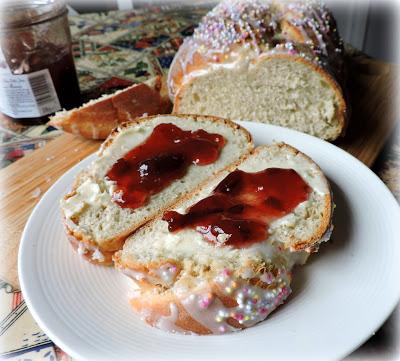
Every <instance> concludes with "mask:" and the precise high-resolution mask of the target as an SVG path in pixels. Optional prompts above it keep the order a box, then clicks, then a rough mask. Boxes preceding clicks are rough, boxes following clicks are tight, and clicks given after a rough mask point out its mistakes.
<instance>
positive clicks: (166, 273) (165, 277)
mask: <svg viewBox="0 0 400 361" xmlns="http://www.w3.org/2000/svg"><path fill="white" fill-rule="evenodd" d="M154 272H155V273H156V275H157V276H158V277H160V279H161V280H162V281H163V283H164V284H166V285H168V286H169V285H171V284H172V283H173V282H174V280H175V277H176V274H177V272H178V269H177V267H176V266H175V265H173V264H169V263H167V264H165V265H163V266H161V267H160V268H158V269H157V270H155V271H154Z"/></svg>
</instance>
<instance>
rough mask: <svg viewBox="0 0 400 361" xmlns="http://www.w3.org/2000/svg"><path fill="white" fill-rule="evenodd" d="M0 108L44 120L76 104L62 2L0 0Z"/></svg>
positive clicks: (20, 118) (28, 121) (24, 120)
mask: <svg viewBox="0 0 400 361" xmlns="http://www.w3.org/2000/svg"><path fill="white" fill-rule="evenodd" d="M0 14H1V15H0V17H1V18H0V112H1V113H2V115H3V116H4V117H6V118H11V119H12V120H14V121H16V122H18V123H20V124H23V125H33V124H43V123H46V122H47V121H48V118H49V116H50V115H52V114H54V113H55V112H56V111H58V110H60V109H71V108H74V107H77V106H79V105H80V91H79V85H78V79H77V75H76V71H75V65H74V60H73V57H72V48H71V35H70V31H69V25H68V18H67V9H66V7H65V3H64V2H63V1H61V0H1V4H0Z"/></svg>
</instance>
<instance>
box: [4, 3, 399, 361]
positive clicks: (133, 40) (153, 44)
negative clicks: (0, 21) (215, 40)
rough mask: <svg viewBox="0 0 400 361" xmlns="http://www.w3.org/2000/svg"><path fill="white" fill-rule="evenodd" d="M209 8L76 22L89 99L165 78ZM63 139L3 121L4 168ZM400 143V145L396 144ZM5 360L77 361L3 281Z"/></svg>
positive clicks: (385, 169)
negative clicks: (174, 59) (154, 79)
mask: <svg viewBox="0 0 400 361" xmlns="http://www.w3.org/2000/svg"><path fill="white" fill-rule="evenodd" d="M206 10H207V9H206V8H204V7H191V8H190V11H189V10H188V8H184V7H171V6H164V7H149V6H147V7H143V8H141V9H139V10H134V11H111V12H108V13H96V14H85V15H79V16H71V17H70V25H71V33H72V37H73V52H74V57H75V61H76V67H77V72H78V78H79V84H80V88H81V92H82V96H83V100H84V101H87V100H89V99H92V98H96V97H98V96H99V95H100V94H103V93H111V92H114V91H115V90H117V89H120V88H123V87H126V86H127V85H130V84H133V83H136V82H141V81H144V80H146V79H148V78H150V77H152V76H154V75H156V74H160V73H165V72H167V70H168V67H169V65H170V64H171V61H172V58H173V56H174V54H175V53H176V51H177V49H178V47H179V46H180V44H181V43H182V41H183V38H184V37H185V36H187V35H190V34H191V33H192V32H193V28H194V26H195V24H197V23H198V21H199V19H200V18H201V16H202V15H203V14H204V13H205V12H206ZM59 134H61V132H60V131H58V130H56V129H55V128H53V127H51V126H47V125H41V126H33V127H26V126H20V125H16V124H13V123H10V122H8V121H6V120H2V119H0V168H3V167H5V166H7V165H8V164H10V163H12V162H14V161H16V160H17V159H19V158H21V157H23V156H24V155H26V154H28V153H30V152H32V151H33V150H35V149H37V148H39V147H42V146H43V145H44V144H46V142H47V141H49V140H50V139H53V138H54V137H56V136H58V135H59ZM396 143H397V144H398V142H396ZM399 155H400V147H399V146H396V145H395V146H391V147H390V148H389V150H388V151H387V152H385V155H384V157H383V159H381V161H380V163H379V164H381V165H380V166H379V167H378V168H377V169H375V171H377V173H378V174H379V175H380V176H381V178H382V179H383V180H384V181H385V182H386V183H387V184H388V185H389V187H390V188H391V189H392V191H393V192H394V194H396V195H397V196H399V193H400V192H399V191H400V190H399V183H398V171H399V169H400V167H399ZM0 325H1V329H0V345H1V348H0V357H1V356H3V357H5V358H7V359H9V360H24V361H25V360H72V358H71V357H69V356H68V355H67V354H65V353H64V352H63V351H62V350H61V349H59V348H58V347H57V346H56V345H54V343H53V342H52V341H51V340H50V339H49V338H48V337H47V336H46V335H45V334H44V333H43V332H42V331H41V330H40V328H39V327H38V325H37V324H36V322H35V321H34V320H33V318H32V316H31V315H30V313H29V311H28V309H27V306H26V304H25V302H24V300H23V298H22V295H21V292H20V291H18V290H14V289H13V288H12V287H11V286H10V285H9V284H7V283H6V282H3V281H1V280H0Z"/></svg>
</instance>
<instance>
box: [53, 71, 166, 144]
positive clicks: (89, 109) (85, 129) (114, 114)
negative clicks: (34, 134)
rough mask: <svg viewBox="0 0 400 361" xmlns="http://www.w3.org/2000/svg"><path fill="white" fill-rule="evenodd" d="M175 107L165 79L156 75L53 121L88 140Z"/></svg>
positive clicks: (68, 112)
mask: <svg viewBox="0 0 400 361" xmlns="http://www.w3.org/2000/svg"><path fill="white" fill-rule="evenodd" d="M171 108H172V105H171V102H170V100H169V97H168V93H167V88H166V84H165V78H164V77H162V76H156V77H154V78H151V79H149V80H148V81H146V82H143V83H139V84H134V85H132V86H129V87H128V88H125V89H122V90H118V91H116V92H115V93H113V94H106V95H103V96H101V97H100V98H98V99H95V100H91V101H89V102H87V103H86V104H83V105H82V106H81V107H79V108H75V109H71V110H62V111H59V112H57V113H56V114H55V115H54V116H53V117H52V118H51V119H50V122H49V124H50V125H53V126H55V127H56V128H59V129H62V130H64V131H65V132H68V133H72V134H77V135H80V136H82V137H85V138H88V139H105V138H107V137H108V135H109V134H110V133H111V131H112V130H113V129H114V128H115V127H117V126H118V124H121V123H123V122H126V121H129V120H133V119H135V118H137V117H140V116H142V115H143V114H147V115H155V114H167V113H169V112H170V111H171Z"/></svg>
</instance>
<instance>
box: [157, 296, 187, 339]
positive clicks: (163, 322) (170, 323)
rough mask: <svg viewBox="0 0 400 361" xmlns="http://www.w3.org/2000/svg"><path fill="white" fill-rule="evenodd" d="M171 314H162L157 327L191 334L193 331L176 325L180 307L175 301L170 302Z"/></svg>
mask: <svg viewBox="0 0 400 361" xmlns="http://www.w3.org/2000/svg"><path fill="white" fill-rule="evenodd" d="M169 310H170V315H169V316H161V317H160V318H159V319H158V320H157V322H156V323H155V325H154V326H155V327H157V328H159V329H160V330H163V331H167V332H172V333H176V332H177V333H183V334H191V333H192V332H188V331H186V330H184V329H182V328H180V327H179V326H177V325H176V321H177V320H178V314H179V311H178V307H177V306H176V304H175V303H170V304H169Z"/></svg>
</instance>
